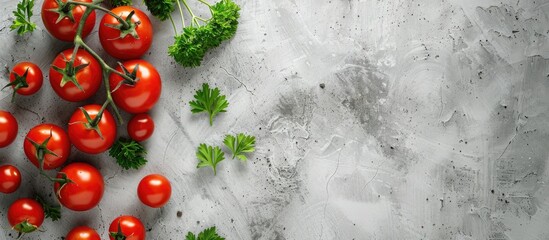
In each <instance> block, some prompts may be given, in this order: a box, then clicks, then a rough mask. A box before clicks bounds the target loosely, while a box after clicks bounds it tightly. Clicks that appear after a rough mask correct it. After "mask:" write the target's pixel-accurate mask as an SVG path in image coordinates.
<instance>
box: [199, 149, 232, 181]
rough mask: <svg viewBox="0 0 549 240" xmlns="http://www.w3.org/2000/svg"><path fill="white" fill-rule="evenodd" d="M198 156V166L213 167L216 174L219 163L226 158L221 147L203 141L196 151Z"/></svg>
mask: <svg viewBox="0 0 549 240" xmlns="http://www.w3.org/2000/svg"><path fill="white" fill-rule="evenodd" d="M196 157H197V158H198V161H199V162H198V165H197V166H196V168H202V167H211V168H212V169H213V171H214V175H216V174H217V171H216V168H217V164H218V163H219V162H221V161H223V160H224V159H225V153H223V151H221V148H220V147H215V148H214V147H212V146H208V145H206V144H204V143H202V144H200V146H199V147H198V150H197V151H196Z"/></svg>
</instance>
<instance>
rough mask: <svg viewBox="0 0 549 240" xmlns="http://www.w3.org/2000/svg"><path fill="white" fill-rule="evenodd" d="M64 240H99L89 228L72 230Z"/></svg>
mask: <svg viewBox="0 0 549 240" xmlns="http://www.w3.org/2000/svg"><path fill="white" fill-rule="evenodd" d="M65 240H101V237H99V234H98V233H97V232H96V231H95V230H94V229H93V228H91V227H88V226H79V227H75V228H73V229H72V230H71V231H70V232H69V233H68V234H67V237H65Z"/></svg>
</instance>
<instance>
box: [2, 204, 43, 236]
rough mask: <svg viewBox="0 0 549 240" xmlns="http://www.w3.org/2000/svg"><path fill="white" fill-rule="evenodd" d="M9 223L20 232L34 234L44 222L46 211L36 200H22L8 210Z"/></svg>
mask: <svg viewBox="0 0 549 240" xmlns="http://www.w3.org/2000/svg"><path fill="white" fill-rule="evenodd" d="M8 222H9V223H10V225H11V226H12V227H13V229H15V230H16V231H18V232H21V233H29V232H33V231H34V230H36V229H38V228H39V227H40V226H41V225H42V222H44V209H43V208H42V205H40V203H38V202H37V201H35V200H32V199H30V198H21V199H19V200H17V201H15V202H14V203H12V204H11V206H10V208H9V209H8Z"/></svg>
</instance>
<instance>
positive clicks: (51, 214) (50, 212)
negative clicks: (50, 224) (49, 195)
mask: <svg viewBox="0 0 549 240" xmlns="http://www.w3.org/2000/svg"><path fill="white" fill-rule="evenodd" d="M36 201H37V202H38V203H40V204H41V205H42V208H43V209H44V214H45V215H46V217H47V218H50V219H51V220H52V221H57V220H59V219H61V206H59V205H50V204H48V203H47V202H46V201H45V200H44V199H43V198H41V197H40V196H36Z"/></svg>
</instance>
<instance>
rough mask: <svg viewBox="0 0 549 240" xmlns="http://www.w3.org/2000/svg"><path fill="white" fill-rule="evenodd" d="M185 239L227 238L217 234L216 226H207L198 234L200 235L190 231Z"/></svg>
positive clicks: (222, 239) (215, 239)
mask: <svg viewBox="0 0 549 240" xmlns="http://www.w3.org/2000/svg"><path fill="white" fill-rule="evenodd" d="M185 240H225V238H222V237H221V236H219V235H218V234H217V232H216V231H215V227H211V228H206V229H204V230H203V231H202V232H201V233H199V234H198V237H197V236H196V235H194V233H192V232H188V233H187V236H186V237H185Z"/></svg>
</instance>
